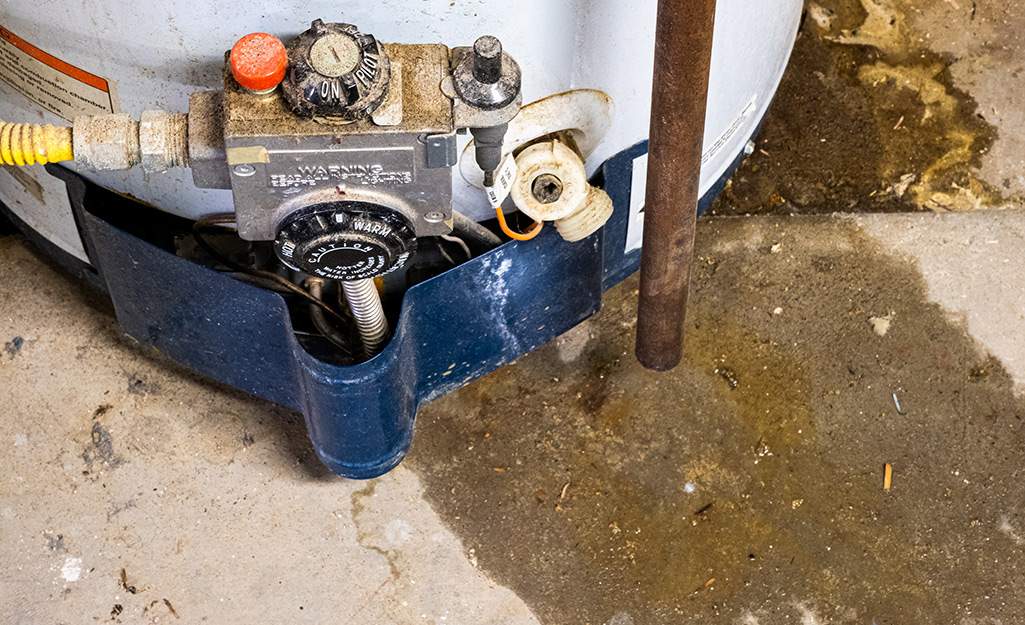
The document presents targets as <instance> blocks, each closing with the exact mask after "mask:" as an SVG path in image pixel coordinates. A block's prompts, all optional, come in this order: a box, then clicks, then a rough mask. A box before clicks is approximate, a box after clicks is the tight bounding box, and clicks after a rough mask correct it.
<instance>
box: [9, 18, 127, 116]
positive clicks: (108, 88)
mask: <svg viewBox="0 0 1025 625" xmlns="http://www.w3.org/2000/svg"><path fill="white" fill-rule="evenodd" d="M0 80H2V81H3V82H5V83H7V84H8V85H10V86H11V87H12V88H13V89H14V90H15V91H17V92H18V93H20V94H22V95H23V96H25V97H26V98H28V99H29V100H31V101H32V102H33V103H34V104H36V105H38V106H40V107H42V108H44V109H46V110H47V111H49V112H51V113H53V114H54V115H57V116H58V117H61V118H63V119H66V120H68V121H72V120H73V119H74V118H75V117H77V116H78V115H102V114H106V113H117V112H118V110H119V107H118V101H117V91H116V89H115V88H114V84H113V83H112V82H110V81H109V80H107V79H106V78H101V77H100V76H96V75H95V74H90V73H89V72H86V71H84V70H81V69H79V68H77V67H75V66H74V65H71V64H70V63H68V62H66V61H62V60H61V59H58V58H57V57H55V56H53V55H52V54H48V53H46V52H43V51H42V50H40V49H39V48H37V47H35V46H34V45H32V44H30V43H29V42H27V41H25V40H24V39H22V38H21V37H18V36H17V35H15V34H14V33H12V32H11V31H9V30H7V29H6V28H4V27H3V26H0Z"/></svg>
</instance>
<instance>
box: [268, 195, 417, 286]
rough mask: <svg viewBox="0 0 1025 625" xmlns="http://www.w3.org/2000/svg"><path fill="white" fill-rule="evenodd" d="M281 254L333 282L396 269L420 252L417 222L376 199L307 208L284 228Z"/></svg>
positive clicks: (278, 241)
mask: <svg viewBox="0 0 1025 625" xmlns="http://www.w3.org/2000/svg"><path fill="white" fill-rule="evenodd" d="M274 250H275V251H276V252H277V255H278V258H280V259H281V262H283V263H285V264H286V265H288V266H289V267H291V268H292V269H296V270H299V271H303V272H305V273H308V274H310V275H313V276H318V277H321V278H327V279H330V280H361V279H363V278H373V277H376V276H381V275H384V274H386V273H389V272H391V271H394V270H396V269H398V268H399V267H401V266H402V265H404V264H405V263H406V261H407V260H408V259H409V257H410V255H412V254H413V252H415V251H416V234H415V233H414V231H413V223H412V222H411V221H410V220H409V219H407V218H406V217H405V216H404V215H402V214H401V213H399V212H398V211H395V210H394V209H391V208H387V207H385V206H381V205H380V204H372V203H370V202H356V201H339V202H324V203H322V204H314V205H312V206H307V207H305V208H301V209H299V210H298V211H296V212H294V213H292V214H291V215H289V216H288V217H286V218H285V220H284V221H283V222H282V223H281V225H280V226H278V235H277V237H276V238H275V240H274Z"/></svg>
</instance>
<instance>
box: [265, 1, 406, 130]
mask: <svg viewBox="0 0 1025 625" xmlns="http://www.w3.org/2000/svg"><path fill="white" fill-rule="evenodd" d="M286 50H287V52H288V73H287V74H286V76H285V80H284V82H283V83H282V93H284V96H285V100H286V101H287V102H288V105H289V107H290V108H291V109H292V111H293V112H294V113H295V114H296V115H299V116H301V117H324V118H330V119H339V120H347V121H348V120H357V119H362V118H364V117H366V116H367V115H369V114H370V113H372V112H373V111H374V109H376V108H377V107H378V106H380V104H381V102H382V101H384V97H385V95H386V94H387V93H388V80H389V78H390V76H391V68H390V64H389V63H388V55H387V53H386V52H385V50H384V46H382V45H381V43H380V42H379V41H377V40H376V39H375V38H374V36H373V35H368V34H366V33H361V32H360V31H359V29H358V28H356V27H355V26H353V25H352V24H325V23H324V22H323V21H322V20H316V21H315V22H313V26H312V27H311V28H310V29H309V30H307V31H306V32H304V33H303V34H301V35H299V36H298V37H297V38H295V39H294V40H293V41H292V42H291V43H289V44H288V46H286Z"/></svg>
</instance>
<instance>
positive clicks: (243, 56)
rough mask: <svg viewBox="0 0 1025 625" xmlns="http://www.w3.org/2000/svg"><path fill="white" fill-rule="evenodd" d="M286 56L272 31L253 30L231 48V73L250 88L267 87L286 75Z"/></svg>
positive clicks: (263, 88) (255, 89) (271, 86)
mask: <svg viewBox="0 0 1025 625" xmlns="http://www.w3.org/2000/svg"><path fill="white" fill-rule="evenodd" d="M287 66H288V56H287V55H286V54H285V46H284V45H283V44H282V43H281V41H280V40H279V39H278V38H277V37H275V36H274V35H268V34H267V33H252V34H250V35H246V36H245V37H243V38H241V39H239V40H238V42H236V43H235V45H234V46H232V48H231V73H232V75H233V76H235V80H237V81H238V84H240V85H242V86H243V87H245V88H246V89H249V90H251V91H269V90H271V89H273V88H274V87H277V86H278V83H280V82H281V80H282V79H283V78H284V77H285V68H286V67H287Z"/></svg>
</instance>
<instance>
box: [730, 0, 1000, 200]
mask: <svg viewBox="0 0 1025 625" xmlns="http://www.w3.org/2000/svg"><path fill="white" fill-rule="evenodd" d="M904 4H905V3H897V4H890V3H883V2H876V1H875V0H862V1H861V2H858V1H857V0H821V1H820V2H818V3H812V4H811V5H810V9H809V12H808V14H807V16H806V19H805V21H804V24H803V26H802V28H801V31H800V36H799V38H798V40H797V43H796V46H795V48H794V53H793V57H792V59H791V63H790V66H789V68H788V70H787V73H786V75H785V76H784V78H783V82H782V84H781V86H780V89H779V92H778V93H777V95H776V100H775V103H774V105H773V108H772V110H771V111H770V113H769V116H768V117H767V119H766V122H765V126H764V128H763V130H762V132H761V135H760V136H759V138H758V140H757V147H758V149H759V151H756V152H755V153H754V154H753V155H752V156H751V157H749V158H748V159H747V160H746V161H745V163H744V164H743V165H742V166H741V168H740V169H739V170H738V172H737V174H736V175H735V176H734V178H733V180H732V182H731V184H730V186H729V187H728V188H727V190H726V192H725V193H724V194H723V195H722V196H721V197H720V199H719V201H717V202H716V204H715V205H714V207H713V209H712V212H713V214H722V215H729V214H748V213H750V214H760V213H775V214H788V213H832V212H837V211H844V212H849V211H854V212H895V211H916V210H936V211H947V210H973V209H977V208H982V207H986V206H990V205H999V204H1002V203H1003V202H1004V199H1003V197H1002V196H1001V193H1000V192H999V191H998V190H997V189H995V188H993V187H991V186H989V185H987V184H985V183H984V182H983V181H981V180H980V179H979V178H978V176H977V175H976V173H975V172H976V170H977V168H978V167H979V165H980V163H981V159H982V157H983V156H984V155H985V154H986V153H987V151H988V150H989V149H990V147H991V146H992V145H993V143H994V141H995V140H996V138H997V132H996V129H995V128H994V127H993V126H992V125H990V124H989V123H988V122H987V121H986V120H985V119H983V118H982V117H981V116H979V115H977V114H976V110H977V108H978V105H977V103H976V102H975V100H974V99H972V97H971V96H970V95H969V94H967V93H965V92H963V91H960V90H958V89H956V88H955V87H954V86H953V79H952V77H951V74H950V71H949V64H950V63H951V62H953V61H954V59H948V58H945V57H944V56H941V55H939V54H937V53H935V52H932V51H931V50H929V49H928V48H925V47H922V44H921V41H922V40H923V39H922V38H921V37H920V36H919V35H918V34H917V33H914V32H911V31H910V30H909V26H908V25H907V23H906V20H905V15H904V12H903V10H904V9H903V5H904Z"/></svg>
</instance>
